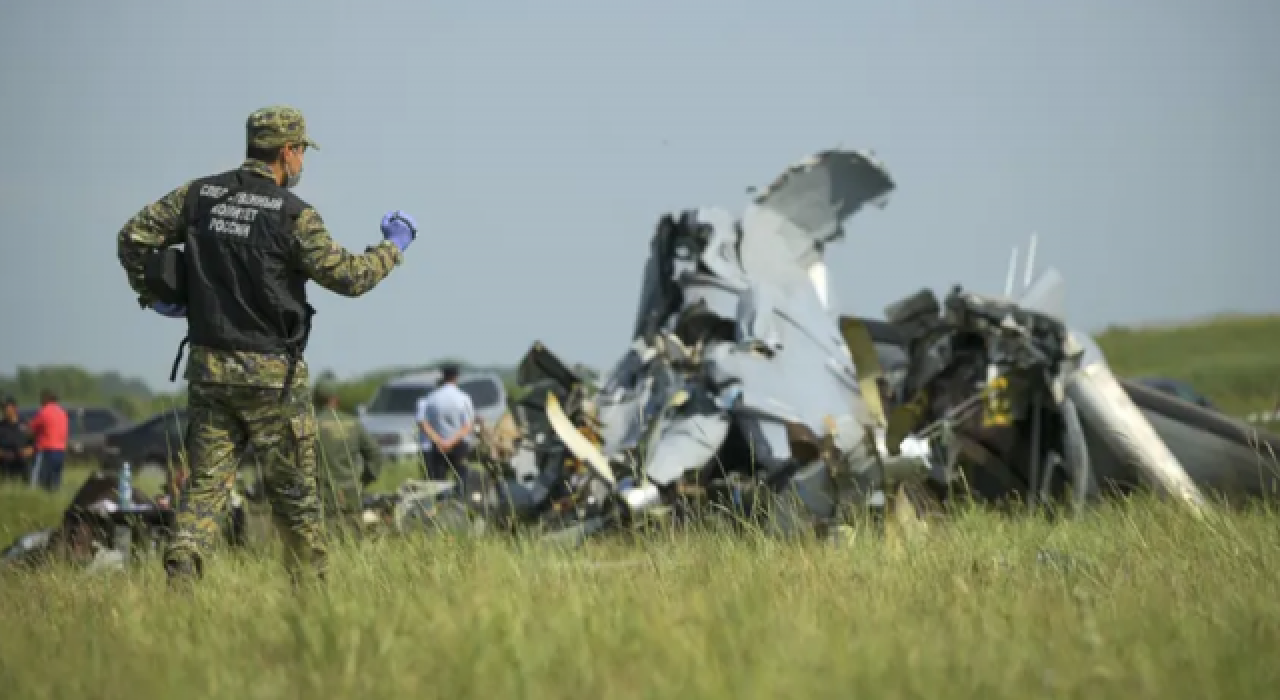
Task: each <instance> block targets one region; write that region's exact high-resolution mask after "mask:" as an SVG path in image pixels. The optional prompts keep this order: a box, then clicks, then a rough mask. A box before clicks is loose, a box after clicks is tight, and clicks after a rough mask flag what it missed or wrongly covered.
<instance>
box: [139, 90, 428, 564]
mask: <svg viewBox="0 0 1280 700" xmlns="http://www.w3.org/2000/svg"><path fill="white" fill-rule="evenodd" d="M245 131H246V141H247V143H246V150H245V160H244V162H243V163H242V164H241V165H240V167H238V168H236V169H234V170H230V171H227V172H223V173H219V174H216V175H211V176H208V177H203V178H200V179H197V180H194V181H191V182H188V183H186V184H184V185H181V186H179V187H178V188H176V189H174V190H173V191H172V192H170V193H169V194H167V195H165V196H164V197H162V198H161V199H160V200H158V201H156V202H154V203H152V204H149V205H147V206H146V207H145V208H143V209H142V210H141V211H140V212H138V213H137V214H136V215H135V216H134V217H133V218H132V219H131V220H130V221H129V222H128V223H126V224H125V225H124V228H123V229H122V230H121V231H120V235H119V238H118V256H119V259H120V264H121V266H122V267H123V268H124V270H125V272H126V274H127V277H128V280H129V285H130V286H131V287H132V288H133V290H134V291H135V292H137V293H138V295H139V298H138V301H139V304H140V305H141V306H142V307H143V308H149V309H152V310H154V311H155V312H157V313H160V314H162V315H164V316H168V317H170V318H177V319H182V318H185V319H186V325H187V338H186V339H184V340H183V345H184V346H185V344H186V343H187V341H188V340H189V341H190V344H191V357H190V360H189V362H188V365H187V372H186V378H187V382H188V385H189V386H188V395H189V396H188V410H189V414H190V423H189V427H188V437H187V447H188V456H189V463H190V476H189V481H188V483H187V494H186V498H184V499H182V504H181V506H180V508H179V513H178V532H177V535H176V537H174V539H173V541H172V542H171V543H170V545H169V546H168V547H167V548H166V551H165V554H164V562H165V564H164V566H165V571H166V572H167V574H168V577H169V580H170V582H171V583H175V582H182V581H188V580H194V579H198V578H200V576H201V575H202V574H203V563H202V562H203V559H202V556H201V552H202V551H204V550H205V549H206V548H208V547H209V546H211V545H212V543H213V542H214V541H215V540H216V538H217V536H218V526H217V523H216V517H217V516H218V515H220V514H221V513H223V512H224V511H225V510H226V507H227V499H228V493H229V490H230V485H231V483H232V481H233V480H234V476H235V472H236V469H237V468H238V465H239V461H240V459H241V458H242V457H243V455H244V452H245V450H246V449H252V450H253V452H254V455H255V457H256V459H257V461H258V463H259V464H260V465H261V468H262V471H263V480H264V486H265V490H266V492H267V496H268V499H269V500H270V502H271V505H272V516H273V520H274V522H275V525H276V528H277V530H278V531H279V532H280V535H281V537H282V539H283V541H284V545H285V565H286V567H287V569H288V571H289V574H290V579H291V580H292V581H293V583H294V584H295V586H296V585H298V584H299V583H301V582H302V580H303V576H304V574H307V573H310V574H311V575H312V576H314V578H317V579H319V580H323V579H324V577H325V572H326V569H327V563H328V552H327V549H326V547H325V544H324V536H323V535H324V529H323V523H322V522H321V518H322V516H321V506H320V500H319V497H318V495H317V487H316V444H315V435H316V422H315V416H314V414H313V413H312V411H311V405H310V404H311V402H310V401H309V400H308V399H309V396H308V394H309V391H308V385H309V381H308V372H307V366H306V362H305V361H304V360H303V352H304V350H305V349H306V345H307V339H308V337H309V335H310V331H311V317H312V315H313V314H314V309H312V308H311V305H310V304H308V303H307V293H306V283H307V281H308V280H312V281H315V282H316V283H317V284H319V285H320V286H321V287H323V288H325V289H327V290H329V291H331V292H334V293H336V294H341V295H343V296H347V297H357V296H360V295H363V294H365V293H366V292H368V291H369V290H371V289H373V288H374V287H375V286H376V285H377V284H378V283H379V282H381V281H382V280H383V279H385V278H386V277H387V275H389V274H390V273H391V270H392V269H394V268H395V267H396V266H398V265H399V264H400V263H401V261H402V260H403V257H402V256H403V253H404V251H405V249H406V248H408V247H409V244H410V243H412V242H413V240H414V239H415V238H416V237H417V229H416V227H415V226H414V224H413V220H412V219H410V218H409V216H407V215H406V214H404V213H402V212H399V211H394V212H390V213H388V214H387V215H386V216H384V217H383V218H382V236H383V238H384V240H383V241H382V242H381V243H379V244H378V245H374V246H370V247H369V248H367V249H366V250H365V252H364V253H363V254H358V255H357V254H353V253H351V252H348V251H347V250H346V249H344V248H343V247H342V246H340V245H339V244H338V243H337V242H335V241H334V240H333V238H332V236H330V235H329V231H328V229H326V227H325V224H324V221H323V220H322V219H321V218H320V214H319V213H318V212H317V211H316V210H315V208H313V207H312V206H311V205H309V204H307V203H306V202H304V201H303V200H301V199H299V198H298V196H297V195H295V194H294V193H293V192H292V188H293V187H295V186H296V185H297V184H298V182H299V180H300V178H301V177H302V169H303V160H304V156H305V154H306V152H307V149H308V148H312V149H315V148H318V147H317V146H316V143H315V142H314V141H312V140H311V138H310V136H309V135H308V133H307V127H306V121H305V120H304V118H303V116H302V113H301V112H299V111H298V110H296V109H294V108H292V107H266V108H263V109H259V110H257V111H255V112H253V113H252V114H250V115H249V118H248V120H247V122H246V124H245ZM180 244H181V245H182V246H183V249H181V250H179V249H178V248H176V246H178V245H180ZM188 280H189V281H190V283H189V284H188ZM180 358H181V348H180V349H179V359H180ZM176 373H177V361H175V363H174V375H175V376H176ZM308 578H311V577H308Z"/></svg>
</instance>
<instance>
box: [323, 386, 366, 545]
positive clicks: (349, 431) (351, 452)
mask: <svg viewBox="0 0 1280 700" xmlns="http://www.w3.org/2000/svg"><path fill="white" fill-rule="evenodd" d="M314 398H315V406H316V427H317V430H316V443H317V444H318V446H319V461H320V469H319V472H320V477H319V478H320V502H321V503H322V504H323V505H324V514H325V522H326V524H328V525H329V527H330V528H332V529H336V530H350V531H352V532H358V531H359V528H360V514H361V513H362V512H363V510H364V509H363V507H362V506H363V503H364V493H363V491H364V488H365V487H366V486H368V485H369V484H372V483H373V482H375V481H377V480H378V474H379V472H380V471H381V467H382V452H381V451H380V450H379V449H378V445H377V443H375V442H374V441H373V437H372V436H370V435H369V433H368V432H367V431H366V430H365V429H364V426H362V425H360V421H359V420H357V419H356V417H355V416H353V415H351V414H349V413H346V412H345V411H342V410H341V409H340V408H339V407H338V397H337V395H336V394H334V393H333V392H332V391H331V390H330V389H329V388H328V387H326V386H323V385H321V386H317V387H316V388H315V391H314Z"/></svg>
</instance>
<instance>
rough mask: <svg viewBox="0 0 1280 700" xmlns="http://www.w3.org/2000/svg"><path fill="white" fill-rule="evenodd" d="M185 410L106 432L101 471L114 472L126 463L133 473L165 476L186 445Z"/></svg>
mask: <svg viewBox="0 0 1280 700" xmlns="http://www.w3.org/2000/svg"><path fill="white" fill-rule="evenodd" d="M186 432H187V410H186V409H185V408H178V409H173V410H169V411H163V412H161V413H157V414H156V415H154V416H151V417H150V418H147V419H146V420H143V421H141V422H140V423H138V424H136V425H131V426H128V427H126V428H123V429H121V430H115V431H112V432H110V433H108V434H107V435H106V437H105V440H104V444H103V447H102V468H103V469H105V470H107V471H116V470H118V469H119V468H120V465H121V464H123V463H124V462H128V463H129V466H130V468H131V469H132V470H133V472H134V473H135V474H141V473H142V472H144V471H158V472H159V473H161V474H167V473H168V466H169V465H170V464H176V463H178V461H179V459H180V457H181V456H182V454H183V450H184V449H185V445H186Z"/></svg>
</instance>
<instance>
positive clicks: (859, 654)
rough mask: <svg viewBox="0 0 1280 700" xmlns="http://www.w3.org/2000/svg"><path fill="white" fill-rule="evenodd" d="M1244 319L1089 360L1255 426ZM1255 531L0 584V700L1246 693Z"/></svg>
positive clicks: (1274, 678) (1266, 667)
mask: <svg viewBox="0 0 1280 700" xmlns="http://www.w3.org/2000/svg"><path fill="white" fill-rule="evenodd" d="M1269 323H1270V326H1269V330H1268V331H1267V332H1266V333H1263V332H1260V331H1259V332H1258V335H1259V336H1265V337H1262V338H1261V339H1260V338H1255V337H1252V336H1251V337H1249V338H1248V339H1247V340H1243V341H1239V342H1237V341H1236V340H1232V341H1231V343H1225V342H1221V341H1220V342H1218V343H1217V348H1218V351H1220V354H1219V355H1218V356H1216V357H1217V359H1216V360H1215V359H1214V357H1215V356H1213V355H1212V352H1214V351H1213V349H1212V348H1209V349H1206V345H1205V343H1206V342H1208V341H1204V340H1203V338H1201V339H1200V340H1199V341H1197V340H1196V338H1195V337H1194V336H1193V337H1192V338H1190V339H1188V338H1186V337H1180V338H1178V339H1177V340H1178V342H1175V343H1170V342H1168V341H1169V338H1161V337H1160V336H1158V335H1157V334H1156V333H1155V332H1144V333H1119V334H1115V335H1113V336H1112V337H1111V338H1108V337H1107V336H1104V337H1103V343H1104V347H1105V348H1107V349H1108V350H1109V351H1112V352H1114V353H1115V357H1114V359H1113V362H1114V363H1115V364H1116V365H1117V369H1119V370H1120V371H1121V372H1122V373H1124V374H1129V375H1135V374H1164V375H1166V376H1175V377H1178V378H1190V379H1193V381H1194V380H1195V379H1196V377H1200V379H1201V380H1200V381H1198V382H1197V384H1198V385H1200V386H1202V387H1204V390H1205V391H1206V393H1208V394H1209V395H1210V398H1212V399H1214V400H1215V401H1218V402H1220V403H1221V404H1223V405H1225V406H1230V407H1231V408H1232V409H1233V410H1237V411H1246V410H1257V409H1258V408H1260V407H1261V406H1259V405H1260V404H1263V403H1265V402H1267V401H1269V400H1274V399H1271V398H1268V395H1272V396H1274V393H1275V392H1274V390H1275V389H1276V388H1277V387H1280V362H1278V361H1277V360H1274V359H1270V358H1271V357H1280V355H1275V353H1272V352H1267V351H1266V350H1265V349H1262V348H1253V349H1251V346H1250V344H1251V343H1257V342H1269V341H1270V340H1271V339H1276V340H1277V341H1280V322H1277V321H1275V320H1272V321H1270V322H1269ZM1179 332H1183V333H1185V331H1160V332H1159V333H1179ZM1233 338H1234V336H1233ZM1197 343H1199V344H1197ZM1209 345H1213V344H1212V343H1209ZM1144 346H1145V347H1146V349H1145V350H1144V349H1143V348H1144ZM1271 347H1272V348H1274V347H1277V343H1273V344H1272V345H1271ZM1113 348H1114V350H1113ZM1179 348H1182V349H1181V350H1179ZM1144 352H1145V355H1144ZM1179 353H1182V354H1181V356H1180V355H1179ZM1144 356H1145V357H1147V358H1149V359H1147V360H1146V361H1145V362H1146V364H1145V365H1144V364H1143V362H1144V360H1143V359H1142V358H1143V357H1144ZM1268 356H1269V357H1268ZM1215 363H1216V364H1215ZM1214 367H1217V368H1218V369H1216V370H1215V369H1213V368H1214ZM1224 368H1225V369H1224ZM1147 370H1151V371H1147ZM1203 373H1208V374H1203ZM1206 376H1207V377H1217V379H1212V380H1210V381H1205V380H1204V377H1206ZM1232 387H1234V389H1233V388H1232ZM1231 392H1235V393H1231ZM79 476H80V477H81V478H82V477H83V473H80V474H79ZM396 478H397V476H396V475H391V476H388V477H387V478H386V479H385V480H384V481H383V482H382V483H381V484H380V485H381V486H382V487H384V488H386V487H388V486H390V485H392V484H394V482H395V481H396ZM71 490H73V489H72V488H71V487H70V486H69V488H68V489H65V490H64V492H63V493H62V494H59V495H56V496H49V495H45V494H39V493H35V492H31V491H27V490H23V489H15V488H11V487H10V488H4V489H0V537H2V538H3V539H5V540H6V541H7V540H10V539H12V537H13V536H14V535H15V534H16V533H18V532H21V531H24V530H27V529H31V528H33V527H39V526H44V525H48V524H50V523H52V522H53V521H55V520H56V518H57V517H58V514H59V513H60V511H61V509H62V506H63V504H64V503H65V500H66V499H67V498H69V496H70V492H71ZM1275 518H1276V514H1275V513H1274V512H1271V511H1269V510H1264V509H1261V508H1259V509H1257V510H1251V511H1247V512H1240V513H1232V514H1224V513H1216V514H1213V515H1212V516H1211V517H1209V518H1208V519H1207V520H1206V521H1204V522H1199V521H1195V520H1193V519H1190V518H1189V517H1187V516H1185V515H1183V514H1181V513H1180V512H1177V511H1175V510H1173V509H1171V508H1170V507H1168V506H1166V505H1163V504H1161V503H1158V502H1154V501H1147V500H1137V501H1133V502H1128V503H1117V504H1114V505H1111V506H1106V507H1103V508H1100V509H1098V510H1096V511H1093V512H1091V513H1089V514H1087V515H1086V516H1084V517H1083V518H1081V519H1080V520H1077V521H1072V522H1063V521H1060V522H1051V521H1049V520H1047V519H1044V518H1041V517H1032V516H1025V517H1018V518H1010V517H1003V516H998V515H994V514H991V513H985V512H980V511H972V512H966V513H962V514H960V515H958V516H957V517H956V518H954V519H952V520H949V521H946V522H944V523H938V524H934V525H933V526H932V527H931V529H930V531H929V532H928V534H927V535H926V536H925V537H924V538H923V539H920V540H905V539H899V538H894V537H891V538H888V539H886V538H881V537H878V536H877V535H876V534H874V533H873V532H872V531H871V530H869V529H860V530H858V531H857V533H856V536H855V537H854V538H853V539H852V541H851V542H849V543H847V545H846V546H840V547H836V546H831V545H820V544H818V543H816V542H807V543H805V542H793V543H784V542H779V541H771V540H767V539H763V538H746V539H742V538H729V537H726V536H723V535H718V534H716V533H713V532H704V533H699V534H692V535H671V536H669V537H658V538H655V539H652V540H648V541H645V542H641V543H638V544H634V545H630V546H622V545H620V544H605V543H601V544H597V545H593V546H592V547H589V548H587V549H586V550H583V551H578V552H564V551H558V550H552V549H546V548H540V547H538V546H536V545H534V544H531V543H517V542H511V541H473V540H446V539H427V538H420V539H409V540H384V541H378V542H368V543H364V544H363V545H349V546H338V547H335V549H334V555H333V556H334V562H333V577H332V581H331V583H330V585H329V587H328V590H327V592H325V593H324V594H313V595H309V596H306V597H303V598H294V597H292V596H291V595H290V593H289V588H288V585H287V582H286V579H285V576H284V573H283V571H282V569H281V568H280V566H279V565H278V564H277V561H276V559H275V552H274V551H271V548H272V547H273V546H274V545H273V544H271V543H270V542H267V543H264V544H260V545H258V549H257V550H256V551H253V552H250V553H245V554H238V555H237V554H231V553H221V554H218V555H217V556H216V557H215V558H214V559H213V561H211V563H210V567H209V574H208V576H207V577H206V579H205V581H204V582H203V583H202V585H201V587H200V589H199V590H197V591H196V593H195V594H194V596H193V597H191V598H183V597H177V596H173V595H171V594H169V593H168V592H167V591H166V589H165V586H164V581H163V575H162V572H161V570H160V567H159V564H158V562H155V561H145V562H142V563H141V565H139V566H137V567H135V568H134V569H133V570H131V571H130V572H128V573H127V574H111V575H104V576H98V577H87V576H86V575H84V574H82V573H79V572H76V571H72V570H68V569H52V570H47V571H41V572H37V573H17V572H6V573H3V574H0V697H6V698H8V697H12V698H22V699H24V700H25V699H27V698H32V699H35V698H62V697H66V698H77V699H84V698H90V697H92V698H117V697H118V698H125V697H128V698H152V697H155V698H177V697H183V698H237V699H240V698H353V697H355V698H366V699H370V700H371V699H372V698H410V697H412V698H426V697H453V698H456V697H468V696H474V697H492V698H515V697H522V698H605V697H608V698H641V697H643V698H659V697H660V698H686V697H687V698H694V697H705V698H748V697H750V698H766V697H767V698H777V697H788V698H790V697H797V698H809V697H814V698H819V697H830V698H852V697H885V698H898V697H918V698H940V697H947V698H951V697H955V698H979V697H991V698H1015V697H1016V698H1028V697H1081V698H1085V697H1088V698H1101V697H1117V698H1139V697H1141V698H1155V697H1159V698H1264V697H1265V698H1271V697H1276V695H1277V688H1280V665H1278V664H1276V663H1275V658H1276V656H1277V653H1278V652H1280V576H1278V575H1277V573H1276V572H1277V571H1280V527H1277V522H1276V519H1275Z"/></svg>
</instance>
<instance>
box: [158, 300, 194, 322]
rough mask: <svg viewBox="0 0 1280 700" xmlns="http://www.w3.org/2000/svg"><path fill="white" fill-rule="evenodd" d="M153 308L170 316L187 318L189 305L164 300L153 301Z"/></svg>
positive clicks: (161, 313)
mask: <svg viewBox="0 0 1280 700" xmlns="http://www.w3.org/2000/svg"><path fill="white" fill-rule="evenodd" d="M151 310H152V311H154V312H156V313H158V314H160V315H161V316H168V317H169V318H185V317H186V315H187V307H185V306H180V305H178V304H166V303H165V302H163V301H157V302H152V304H151Z"/></svg>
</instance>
